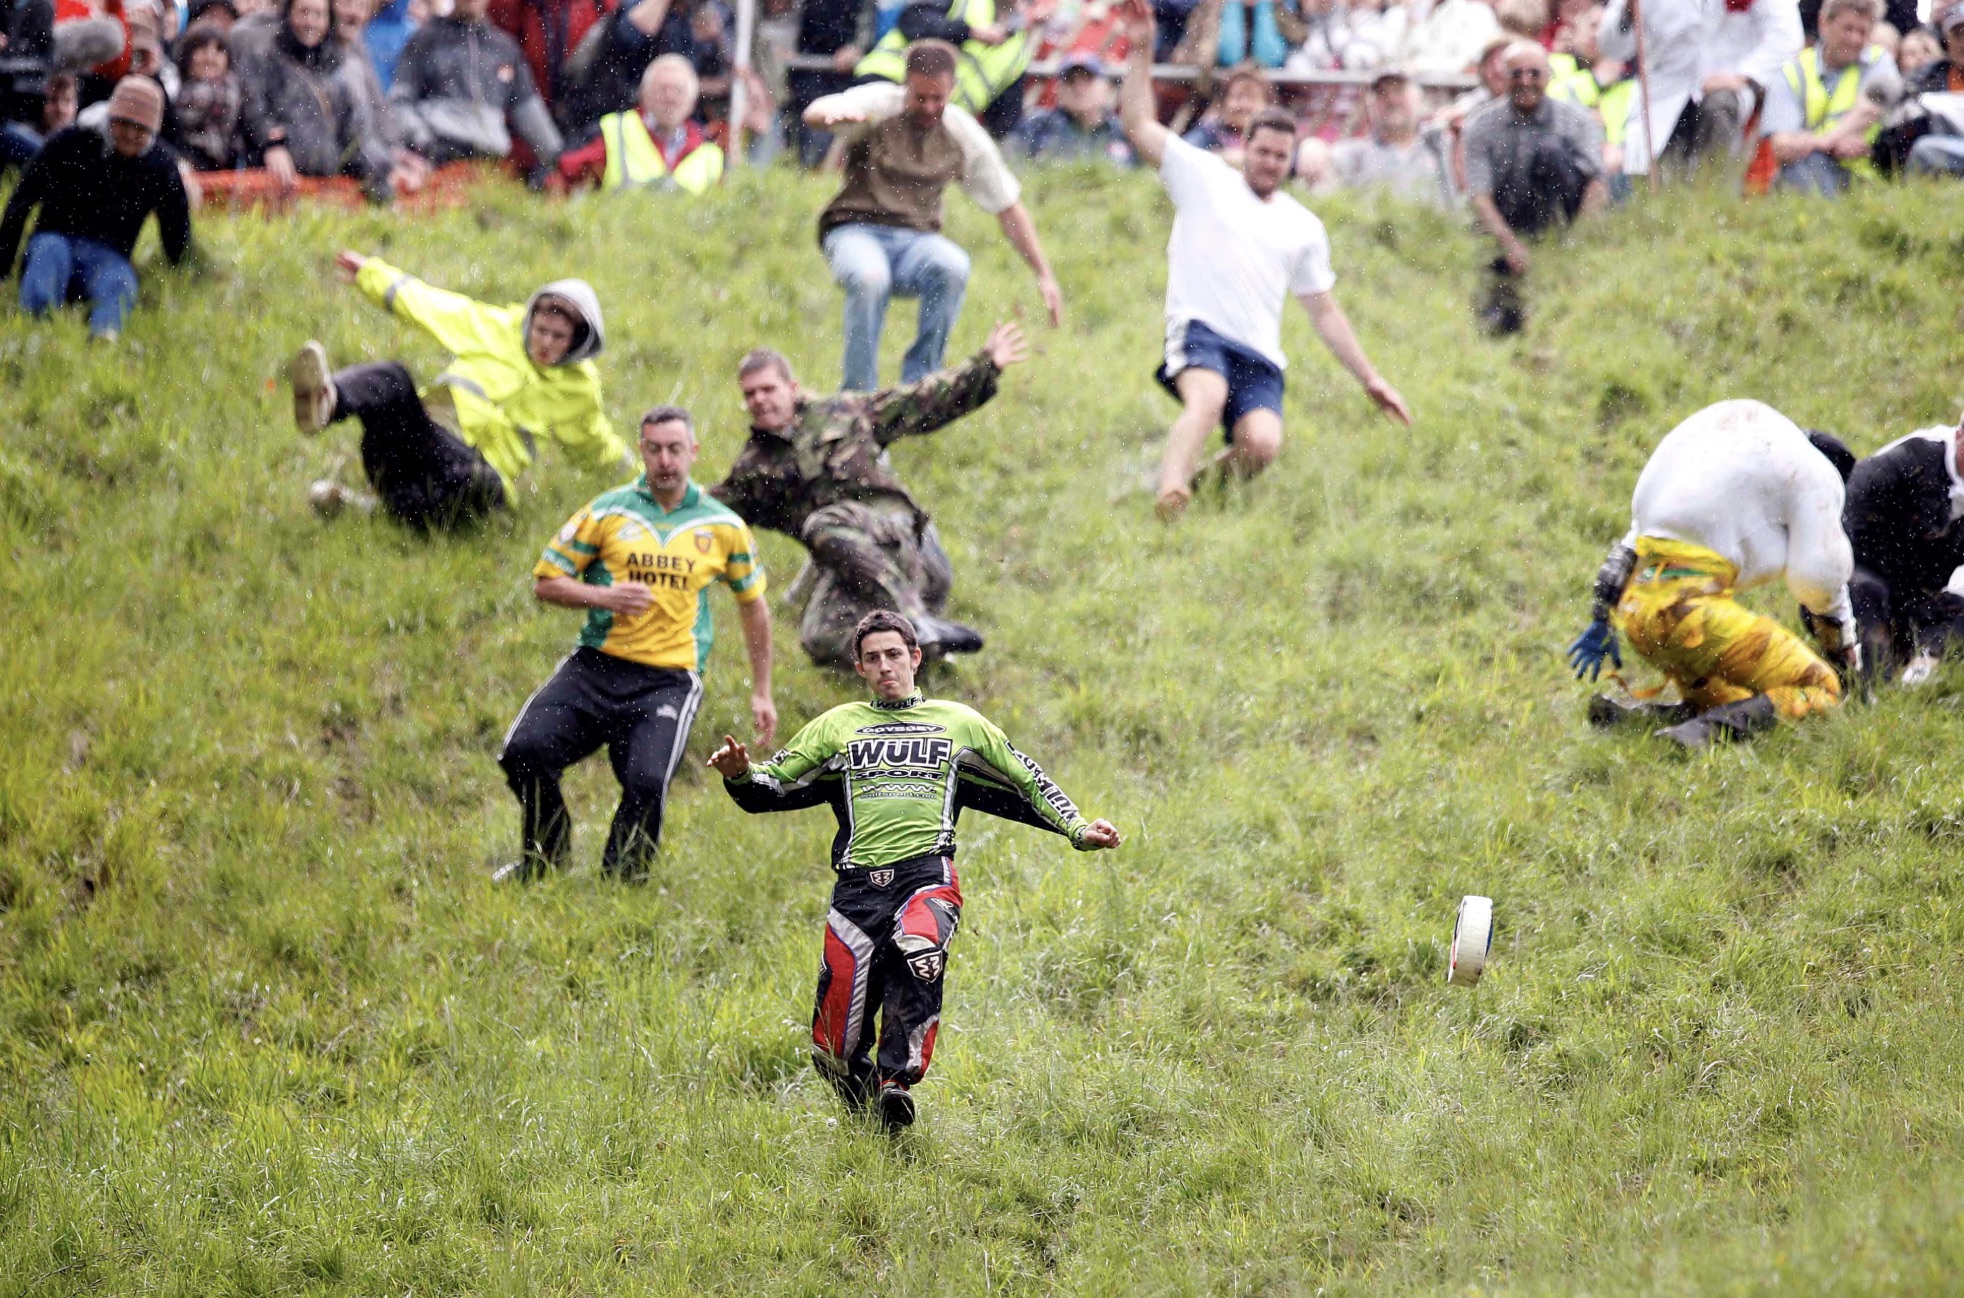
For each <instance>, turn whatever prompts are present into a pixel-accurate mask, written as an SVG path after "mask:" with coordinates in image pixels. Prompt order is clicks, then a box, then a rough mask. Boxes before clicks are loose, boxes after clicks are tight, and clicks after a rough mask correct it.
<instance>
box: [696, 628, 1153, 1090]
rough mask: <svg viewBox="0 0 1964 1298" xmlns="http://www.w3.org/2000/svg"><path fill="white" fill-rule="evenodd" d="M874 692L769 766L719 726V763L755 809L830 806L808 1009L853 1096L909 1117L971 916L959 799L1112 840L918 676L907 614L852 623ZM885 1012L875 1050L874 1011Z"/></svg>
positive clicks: (818, 1039)
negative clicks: (827, 890)
mask: <svg viewBox="0 0 1964 1298" xmlns="http://www.w3.org/2000/svg"><path fill="white" fill-rule="evenodd" d="M853 652H854V656H855V662H854V670H856V671H857V672H858V673H859V674H860V676H861V677H863V678H864V679H865V681H866V683H867V684H868V685H870V686H871V687H872V689H873V699H872V701H871V702H869V703H846V704H842V705H841V706H839V707H836V708H833V709H832V710H831V711H830V712H827V713H825V714H824V715H823V716H821V717H819V718H818V719H817V720H816V721H813V722H811V723H810V724H809V725H807V726H806V727H805V728H804V729H803V730H800V731H799V732H798V733H797V735H796V736H795V737H793V738H792V740H791V742H790V743H789V744H787V745H786V746H785V747H784V749H783V750H782V751H781V752H779V753H778V755H777V756H776V757H773V758H772V759H771V760H770V761H768V762H766V763H764V764H763V765H761V766H752V765H751V764H750V754H749V752H748V751H747V750H746V749H745V748H744V746H743V745H742V744H740V743H738V742H737V741H736V740H735V739H734V738H732V737H730V736H728V735H725V736H724V738H723V746H722V747H721V748H719V749H717V750H716V752H715V754H714V755H712V756H711V757H710V759H709V764H710V765H711V766H713V767H715V768H716V769H717V770H718V771H719V772H721V773H722V776H723V787H724V789H725V790H727V791H728V793H729V795H730V797H731V798H732V799H733V800H734V801H735V802H736V804H737V805H738V806H739V807H742V808H743V809H744V810H745V811H749V812H762V811H792V810H797V809H799V808H803V807H815V806H819V805H821V804H826V803H829V804H830V805H831V807H832V810H833V814H835V815H836V816H837V817H838V819H839V832H838V834H837V836H835V837H834V838H833V840H832V868H833V869H834V870H835V871H837V872H838V876H839V878H838V882H837V883H836V884H835V885H834V887H833V889H832V909H831V913H830V914H828V915H827V916H826V925H825V957H824V961H823V963H822V965H821V966H820V969H819V974H818V1005H817V1008H816V1010H815V1011H814V1013H813V1016H812V1044H813V1047H814V1049H813V1058H814V1060H815V1061H816V1062H817V1064H818V1068H819V1071H820V1072H822V1073H824V1074H825V1076H826V1078H827V1079H828V1080H830V1081H831V1083H832V1084H833V1086H835V1087H836V1088H838V1091H839V1094H840V1095H841V1096H842V1097H843V1098H844V1099H845V1101H846V1103H847V1104H848V1105H850V1106H852V1107H853V1108H856V1109H857V1108H863V1107H865V1106H866V1105H868V1104H877V1106H878V1109H879V1115H880V1118H881V1120H882V1121H883V1122H885V1123H886V1125H887V1126H888V1127H889V1128H890V1129H892V1128H900V1127H905V1126H907V1125H909V1124H910V1123H912V1122H913V1121H914V1100H913V1097H912V1096H911V1095H910V1094H909V1091H908V1088H910V1087H911V1086H913V1085H914V1084H915V1083H916V1082H918V1081H920V1080H921V1076H922V1075H923V1074H924V1073H926V1072H927V1066H928V1061H929V1060H930V1059H931V1058H932V1057H933V1054H934V1036H935V1032H936V1030H937V1029H938V1028H939V1026H940V1023H941V989H942V974H943V972H944V971H945V969H946V967H947V963H948V942H949V940H950V939H951V938H953V937H954V935H955V925H956V924H957V923H958V922H959V920H960V918H961V907H962V893H961V883H960V881H959V880H958V879H957V878H956V877H955V861H954V857H955V822H956V820H957V819H959V818H960V816H961V812H962V808H963V807H973V808H975V809H976V810H978V811H985V812H988V813H989V814H990V815H995V816H1001V817H1003V818H1004V819H1007V820H1019V821H1022V822H1023V823H1025V824H1029V825H1035V826H1036V827H1037V828H1039V829H1047V830H1049V831H1050V832H1051V833H1054V834H1062V835H1064V836H1065V837H1066V838H1068V839H1070V840H1071V846H1073V847H1075V848H1077V849H1078V850H1079V851H1081V852H1091V851H1096V850H1098V849H1099V848H1109V847H1117V846H1118V845H1119V833H1118V830H1117V829H1116V828H1114V827H1113V826H1112V824H1111V822H1110V821H1107V820H1086V819H1085V818H1084V817H1083V816H1081V815H1079V814H1078V810H1077V808H1076V807H1075V806H1073V805H1072V803H1071V800H1070V799H1069V798H1068V797H1066V796H1065V795H1064V791H1063V790H1062V789H1060V788H1058V787H1057V786H1056V785H1055V784H1053V783H1051V782H1050V778H1049V777H1048V776H1046V775H1045V774H1044V773H1043V771H1042V769H1041V768H1040V767H1038V766H1037V764H1036V763H1035V762H1033V761H1031V760H1030V759H1029V758H1027V757H1025V756H1024V755H1023V754H1022V753H1019V752H1017V751H1016V749H1015V748H1013V747H1012V746H1011V745H1010V742H1009V740H1008V739H1007V738H1006V737H1005V736H1004V735H1003V732H1002V731H1001V730H999V729H997V728H996V726H995V724H994V723H992V722H991V721H989V720H988V719H987V718H985V717H983V716H982V715H981V714H980V713H978V712H976V711H975V710H974V709H973V708H970V707H968V706H967V705H965V704H961V703H950V702H946V701H943V700H940V699H928V698H924V697H922V695H921V694H920V692H919V691H918V690H916V689H915V688H914V674H915V672H917V671H918V670H919V669H920V665H921V649H920V644H919V642H918V641H917V640H916V638H915V636H914V628H913V627H912V626H911V625H910V624H909V623H908V621H907V619H905V618H903V617H901V616H900V615H899V614H897V613H892V612H888V611H887V610H885V609H876V610H874V611H873V612H871V613H868V614H867V615H866V616H865V617H864V618H863V619H861V621H860V623H859V626H858V629H857V630H856V631H855V633H854V635H853ZM875 1014H878V1015H879V1016H880V1020H881V1021H880V1029H879V1038H878V1046H879V1049H878V1058H877V1059H875V1057H874V1035H873V1031H872V1020H873V1016H874V1015H875Z"/></svg>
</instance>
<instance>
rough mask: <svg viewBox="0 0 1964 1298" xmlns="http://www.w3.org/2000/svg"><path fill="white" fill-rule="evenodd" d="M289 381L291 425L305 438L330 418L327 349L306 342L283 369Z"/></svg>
mask: <svg viewBox="0 0 1964 1298" xmlns="http://www.w3.org/2000/svg"><path fill="white" fill-rule="evenodd" d="M286 372H287V377H288V378H289V379H291V380H292V382H293V423H294V426H295V427H296V428H298V429H299V430H300V431H301V432H303V433H305V434H307V435H308V436H309V437H311V436H313V435H314V434H315V433H318V432H319V431H320V430H321V429H323V428H325V427H327V422H328V420H330V419H332V418H333V417H334V401H335V395H336V394H335V391H334V377H333V375H332V374H330V373H329V372H328V368H327V349H326V348H325V347H322V346H321V345H320V344H319V343H317V342H312V341H309V342H308V343H307V345H306V346H304V347H302V348H301V349H300V350H299V352H298V353H296V354H295V355H294V358H293V360H292V362H291V363H290V364H289V365H288V366H287V368H286Z"/></svg>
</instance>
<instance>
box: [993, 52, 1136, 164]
mask: <svg viewBox="0 0 1964 1298" xmlns="http://www.w3.org/2000/svg"><path fill="white" fill-rule="evenodd" d="M1010 138H1011V140H1012V142H1013V147H1014V148H1015V150H1016V152H1017V153H1018V154H1019V155H1021V156H1022V157H1025V158H1028V159H1030V160H1031V161H1033V162H1035V161H1049V162H1076V161H1078V160H1080V159H1084V158H1098V159H1103V160H1104V161H1106V162H1109V163H1111V164H1112V165H1113V166H1118V167H1129V166H1131V165H1132V163H1133V157H1132V145H1131V142H1130V141H1128V140H1127V139H1126V138H1125V127H1124V125H1123V124H1121V123H1120V122H1119V120H1118V114H1117V113H1115V112H1113V111H1112V83H1111V81H1110V80H1109V79H1108V78H1107V77H1106V75H1105V65H1104V64H1103V63H1102V62H1100V61H1099V59H1098V56H1097V55H1096V54H1086V53H1076V54H1070V55H1066V56H1065V58H1064V60H1063V62H1061V63H1060V64H1058V66H1057V106H1056V107H1055V108H1044V109H1039V110H1038V111H1037V112H1034V113H1032V114H1030V116H1028V117H1026V118H1024V119H1023V124H1022V125H1021V126H1019V127H1017V128H1016V134H1015V135H1014V136H1012V137H1010Z"/></svg>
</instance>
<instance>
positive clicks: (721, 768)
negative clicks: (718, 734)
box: [709, 735, 750, 780]
mask: <svg viewBox="0 0 1964 1298" xmlns="http://www.w3.org/2000/svg"><path fill="white" fill-rule="evenodd" d="M709 765H710V768H711V769H712V770H714V771H715V772H716V773H717V774H719V775H721V776H722V777H723V778H724V779H726V780H736V779H741V778H742V777H743V776H745V775H747V774H749V772H750V750H749V749H748V748H745V747H744V746H743V745H742V744H740V743H738V742H737V739H736V736H735V735H724V736H723V746H722V747H721V748H719V749H717V750H716V751H715V752H713V753H711V754H710V755H709Z"/></svg>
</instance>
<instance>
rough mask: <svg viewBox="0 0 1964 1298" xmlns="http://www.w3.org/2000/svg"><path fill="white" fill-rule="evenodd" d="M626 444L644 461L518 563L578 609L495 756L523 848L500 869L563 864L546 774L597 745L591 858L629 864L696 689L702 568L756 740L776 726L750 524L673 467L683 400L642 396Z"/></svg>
mask: <svg viewBox="0 0 1964 1298" xmlns="http://www.w3.org/2000/svg"><path fill="white" fill-rule="evenodd" d="M640 448H641V461H642V464H643V466H644V467H645V468H646V470H647V471H646V473H644V474H643V476H642V477H641V478H639V479H638V480H637V481H635V482H633V483H630V484H629V485H627V486H625V487H621V488H619V489H618V490H615V491H609V492H607V493H606V494H605V495H602V496H599V497H597V498H595V499H594V500H593V501H592V502H591V503H590V504H588V505H587V506H586V508H584V509H582V510H581V511H580V512H579V513H577V514H575V515H574V516H573V517H572V519H571V520H570V521H569V522H568V523H567V524H566V526H565V527H563V528H561V529H560V530H559V534H558V535H557V536H555V537H553V539H552V541H551V543H550V544H548V545H547V546H546V549H545V553H544V554H542V555H540V556H539V562H538V565H537V566H536V567H534V568H533V569H532V575H533V578H534V586H533V593H534V594H536V595H537V596H538V597H539V599H540V600H542V601H543V602H545V603H548V604H557V605H559V606H560V607H562V608H576V609H585V610H587V623H586V629H585V630H584V631H582V632H581V633H580V643H579V647H578V648H576V649H575V650H574V651H573V652H572V654H570V655H569V656H568V657H567V658H566V660H565V661H564V662H562V663H560V664H559V670H557V671H555V672H554V673H553V674H552V677H551V679H550V680H548V681H547V682H546V683H545V684H544V685H542V686H540V687H539V689H538V690H537V691H535V692H534V693H533V695H532V697H531V698H529V699H527V700H526V701H525V706H524V707H523V708H521V709H520V710H519V713H518V719H517V720H515V721H513V722H512V724H511V729H510V730H509V731H507V732H506V734H505V743H504V749H503V751H502V752H500V753H499V754H498V764H499V765H500V766H502V767H503V768H504V771H505V780H506V782H507V783H508V784H510V786H511V791H512V793H513V794H515V795H516V796H517V798H518V803H519V807H520V808H521V810H522V812H523V821H524V828H523V840H524V855H523V856H522V857H521V858H520V859H519V860H518V861H516V862H514V863H512V864H511V865H507V866H505V867H504V868H503V869H501V870H499V871H498V876H497V877H498V878H500V879H507V878H516V879H520V880H524V879H530V878H533V877H536V876H537V875H538V874H539V873H540V872H542V871H543V870H544V869H545V868H546V867H557V866H562V865H564V864H565V863H566V858H567V854H568V852H569V851H570V850H571V847H572V837H573V827H572V821H571V819H570V818H569V816H568V815H567V811H566V802H565V800H564V798H563V797H562V796H561V795H560V790H559V777H560V774H561V772H563V771H564V770H565V769H566V768H567V767H568V766H571V765H572V764H573V763H575V762H578V761H581V760H582V759H584V758H586V757H587V756H589V755H591V754H592V753H593V752H594V751H595V750H596V749H598V748H600V747H601V745H603V744H604V745H606V747H607V756H608V759H609V760H610V761H611V762H612V764H613V767H614V775H615V776H616V777H617V778H618V779H619V780H620V782H621V805H620V809H619V810H618V811H617V812H615V814H614V825H613V829H612V831H611V832H610V833H609V834H608V836H607V847H606V850H605V851H604V853H603V854H602V856H601V864H602V865H603V866H604V867H605V868H606V870H607V871H608V873H610V874H618V875H620V876H622V877H624V878H637V877H639V876H640V875H641V874H642V873H643V872H644V871H645V869H646V863H647V857H648V855H649V854H650V853H651V852H652V851H653V850H654V848H655V847H656V846H657V845H658V844H659V843H660V841H661V820H662V806H663V803H664V802H665V800H666V799H667V796H668V782H669V780H670V779H671V778H672V777H673V776H674V774H675V767H676V765H677V764H678V763H679V762H680V761H681V758H682V750H683V748H684V747H685V746H686V745H687V744H688V742H689V725H690V723H691V722H693V721H694V720H695V715H696V708H697V706H698V705H699V704H700V703H701V702H702V667H703V663H704V662H705V661H707V659H708V657H709V647H710V642H711V640H712V638H713V628H712V624H711V621H710V615H709V587H710V585H711V584H712V583H714V582H718V581H720V582H722V583H723V584H724V585H726V586H728V587H729V588H730V593H731V594H732V595H734V596H735V597H736V601H737V613H738V616H739V617H740V618H741V620H742V622H743V636H744V642H745V646H746V648H748V650H749V653H750V690H751V693H750V711H751V719H752V721H753V722H754V723H755V725H756V730H757V737H758V742H760V743H764V744H768V743H770V742H771V739H772V737H773V735H774V734H775V732H776V730H777V708H776V706H775V705H774V704H773V703H772V701H771V616H770V608H769V605H768V604H767V602H766V601H765V599H764V571H763V569H762V568H761V567H760V566H759V565H758V563H757V559H756V544H755V542H753V541H752V540H751V536H750V528H749V527H748V526H747V525H745V523H744V521H743V520H742V519H740V518H738V517H737V516H736V515H735V514H734V513H732V512H731V511H730V510H729V508H728V507H727V506H725V505H723V504H722V503H720V502H719V501H717V500H715V499H714V498H712V497H711V496H709V495H707V494H706V493H704V492H703V490H702V489H701V488H700V487H698V486H697V485H696V484H695V483H693V482H691V481H690V480H689V469H690V467H691V466H692V465H693V464H694V463H695V458H696V435H695V425H694V421H693V420H692V419H691V418H690V416H689V412H688V411H686V410H683V409H681V408H680V407H677V406H657V407H655V408H654V409H653V410H650V411H649V412H648V413H647V414H646V415H644V416H642V419H641V437H640Z"/></svg>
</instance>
